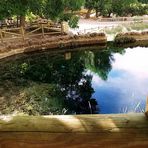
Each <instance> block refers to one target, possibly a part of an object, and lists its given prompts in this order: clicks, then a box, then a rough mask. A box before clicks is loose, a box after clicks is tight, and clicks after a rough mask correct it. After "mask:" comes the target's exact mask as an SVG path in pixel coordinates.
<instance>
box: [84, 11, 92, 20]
mask: <svg viewBox="0 0 148 148" xmlns="http://www.w3.org/2000/svg"><path fill="white" fill-rule="evenodd" d="M90 14H91V9H88V11H87V13H86V17H85V18H86V19H89V18H90Z"/></svg>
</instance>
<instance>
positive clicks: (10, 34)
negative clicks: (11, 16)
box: [0, 24, 62, 43]
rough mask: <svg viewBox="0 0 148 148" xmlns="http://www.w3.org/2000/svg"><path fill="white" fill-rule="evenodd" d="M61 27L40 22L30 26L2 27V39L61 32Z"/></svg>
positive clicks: (0, 32)
mask: <svg viewBox="0 0 148 148" xmlns="http://www.w3.org/2000/svg"><path fill="white" fill-rule="evenodd" d="M61 30H62V29H61V27H56V26H52V27H51V26H48V24H38V25H37V26H30V27H26V28H24V27H18V28H3V29H0V40H1V42H2V43H3V42H4V41H6V40H11V39H17V38H21V39H22V40H23V41H24V40H25V39H26V38H30V37H34V36H42V37H43V38H44V37H45V35H52V34H60V33H62V32H61Z"/></svg>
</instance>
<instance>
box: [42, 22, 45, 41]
mask: <svg viewBox="0 0 148 148" xmlns="http://www.w3.org/2000/svg"><path fill="white" fill-rule="evenodd" d="M41 27H42V37H43V38H44V37H45V36H44V35H45V32H44V24H41Z"/></svg>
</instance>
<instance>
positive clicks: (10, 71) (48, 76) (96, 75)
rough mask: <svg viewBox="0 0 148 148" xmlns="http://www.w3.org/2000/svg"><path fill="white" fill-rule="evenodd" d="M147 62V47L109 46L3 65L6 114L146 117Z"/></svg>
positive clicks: (0, 101)
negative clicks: (134, 114) (130, 114)
mask: <svg viewBox="0 0 148 148" xmlns="http://www.w3.org/2000/svg"><path fill="white" fill-rule="evenodd" d="M147 57H148V50H147V48H140V47H139V48H133V49H123V48H115V47H108V48H106V49H104V50H85V51H77V52H68V53H64V54H57V53H56V54H51V53H40V54H38V55H36V54H32V55H27V56H23V57H21V58H18V59H16V60H10V61H9V60H8V61H7V62H4V61H3V62H0V107H1V108H3V109H1V110H2V111H1V113H3V114H5V113H9V112H13V111H15V110H19V111H22V112H26V113H29V114H33V115H36V114H50V113H53V114H55V112H57V114H63V113H64V114H65V113H66V114H74V113H76V114H89V113H123V112H133V111H134V112H141V111H142V110H143V109H144V105H145V100H146V95H147V94H148V89H147V87H146V84H148V69H147V67H148V62H147V59H146V58H147ZM10 84H11V85H10ZM44 84H46V86H45V85H44ZM10 86H11V87H12V88H11V87H10ZM14 88H15V89H14ZM26 89H27V91H26ZM24 90H25V95H24V96H23V97H22V94H24ZM12 91H16V92H18V94H19V95H18V94H17V93H12ZM6 92H7V93H6ZM28 92H29V93H28ZM30 92H31V93H30ZM9 93H10V94H11V96H13V97H12V98H13V99H12V98H11V97H10V95H8V94H9ZM12 94H13V95H12ZM26 94H27V95H26ZM14 96H15V97H14ZM16 96H17V97H16ZM10 98H11V99H10ZM18 98H21V99H24V101H23V103H22V102H21V101H20V100H19V101H20V102H19V101H17V102H19V103H18V104H19V105H18V107H17V108H16V107H15V106H16V105H15V102H14V99H18ZM51 100H55V101H54V103H53V102H52V101H51ZM56 100H59V101H58V102H57V101H56ZM96 100H97V101H96ZM4 104H5V107H3V106H4ZM26 104H27V106H26ZM97 105H98V106H97ZM12 106H13V107H12ZM63 109H64V110H63Z"/></svg>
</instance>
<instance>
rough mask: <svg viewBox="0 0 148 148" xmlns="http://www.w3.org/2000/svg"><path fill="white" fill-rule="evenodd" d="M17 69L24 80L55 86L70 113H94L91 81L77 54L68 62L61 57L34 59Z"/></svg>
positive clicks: (44, 56)
mask: <svg viewBox="0 0 148 148" xmlns="http://www.w3.org/2000/svg"><path fill="white" fill-rule="evenodd" d="M22 65H23V67H22ZM24 65H25V66H24ZM20 67H21V70H20V71H21V74H22V76H23V77H24V78H26V79H30V80H33V81H40V82H44V83H50V84H56V85H57V86H58V87H59V89H60V90H61V93H62V94H63V96H64V98H65V103H66V105H67V107H68V108H69V110H71V111H72V112H76V113H77V114H78V113H95V111H96V105H97V102H96V101H95V99H92V98H91V97H92V94H93V93H94V90H93V88H92V86H91V80H92V77H91V76H89V75H85V74H84V73H83V72H84V70H85V63H84V59H82V58H81V54H80V53H76V54H74V56H73V58H72V59H71V60H65V59H64V57H63V56H62V55H58V56H57V55H56V56H53V57H51V56H47V55H42V56H40V57H38V58H37V57H33V58H30V59H28V62H25V64H24V63H23V64H21V66H20Z"/></svg>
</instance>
